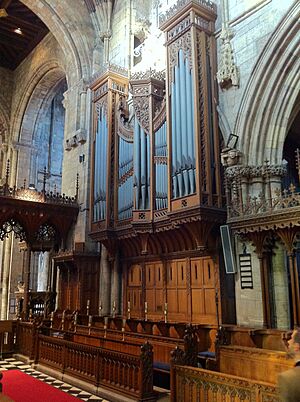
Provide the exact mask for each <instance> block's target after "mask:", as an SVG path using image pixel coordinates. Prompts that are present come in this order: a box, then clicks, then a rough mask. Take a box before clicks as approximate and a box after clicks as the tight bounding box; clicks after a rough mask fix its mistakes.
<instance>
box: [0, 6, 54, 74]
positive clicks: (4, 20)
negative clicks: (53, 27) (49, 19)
mask: <svg viewBox="0 0 300 402" xmlns="http://www.w3.org/2000/svg"><path fill="white" fill-rule="evenodd" d="M47 33H48V28H47V27H46V25H45V24H44V23H43V22H42V21H41V20H40V19H39V18H38V17H37V16H36V15H35V14H34V13H33V12H32V11H30V10H29V9H28V8H27V7H26V6H25V5H24V4H23V3H21V2H20V1H19V0H0V66H1V67H5V68H8V69H10V70H14V69H15V68H16V67H17V66H18V65H19V64H20V63H21V62H22V61H23V60H24V59H25V57H26V56H28V54H29V53H30V52H31V51H32V50H33V49H34V48H35V46H36V45H37V44H38V43H39V42H40V41H41V40H42V39H43V37H44V36H45V35H46V34H47Z"/></svg>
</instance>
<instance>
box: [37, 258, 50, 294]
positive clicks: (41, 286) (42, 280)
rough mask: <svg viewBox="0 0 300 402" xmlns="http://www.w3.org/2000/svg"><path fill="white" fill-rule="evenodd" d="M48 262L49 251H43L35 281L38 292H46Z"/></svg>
mask: <svg viewBox="0 0 300 402" xmlns="http://www.w3.org/2000/svg"><path fill="white" fill-rule="evenodd" d="M49 261H50V254H49V251H45V252H44V253H42V254H40V257H39V268H38V280H37V282H38V283H37V291H38V292H45V291H46V290H47V284H48V271H49Z"/></svg>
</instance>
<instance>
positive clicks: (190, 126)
mask: <svg viewBox="0 0 300 402" xmlns="http://www.w3.org/2000/svg"><path fill="white" fill-rule="evenodd" d="M185 70H186V99H187V132H188V141H187V144H188V169H189V170H188V172H189V182H190V194H192V193H194V192H195V191H196V189H195V163H194V161H195V145H194V144H195V136H194V99H193V87H192V73H191V70H190V68H189V62H188V60H186V61H185Z"/></svg>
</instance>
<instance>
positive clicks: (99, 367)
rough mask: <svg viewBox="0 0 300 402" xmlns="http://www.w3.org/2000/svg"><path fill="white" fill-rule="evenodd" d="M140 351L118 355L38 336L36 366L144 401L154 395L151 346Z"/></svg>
mask: <svg viewBox="0 0 300 402" xmlns="http://www.w3.org/2000/svg"><path fill="white" fill-rule="evenodd" d="M123 345H124V344H123ZM124 349H126V346H123V350H124ZM137 351H139V353H136V355H134V354H132V353H123V352H120V351H119V352H115V351H113V350H109V349H105V348H102V347H93V346H88V345H83V344H79V343H75V342H70V341H66V340H63V339H58V338H53V337H50V336H45V335H39V336H38V346H37V356H36V360H35V363H36V364H42V365H45V366H48V367H51V368H53V369H56V370H58V371H59V372H60V373H62V374H68V375H70V376H72V377H76V378H79V379H81V380H83V381H86V382H88V383H91V384H93V385H95V386H96V387H99V386H101V387H106V388H110V389H112V390H113V391H116V392H122V393H123V394H126V395H128V396H131V397H134V398H137V400H138V401H143V400H147V399H148V398H152V397H153V395H154V394H153V352H152V346H151V345H150V344H148V343H146V344H144V345H143V346H141V347H137V348H136V352H137Z"/></svg>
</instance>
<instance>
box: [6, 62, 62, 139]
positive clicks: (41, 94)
mask: <svg viewBox="0 0 300 402" xmlns="http://www.w3.org/2000/svg"><path fill="white" fill-rule="evenodd" d="M64 77H65V72H64V70H63V69H62V67H61V66H60V64H59V62H58V61H57V60H49V61H47V62H46V63H44V64H42V65H41V66H40V67H39V68H38V69H37V70H36V71H35V72H34V73H33V74H32V77H31V79H30V81H29V82H28V84H27V86H26V90H25V91H24V93H23V96H22V97H21V99H20V101H19V103H18V106H17V109H16V113H15V119H14V121H13V127H12V133H13V135H14V138H13V139H14V141H15V142H20V141H22V142H23V143H31V141H32V134H33V128H34V125H35V121H36V118H37V115H38V111H39V110H40V108H41V105H42V103H43V101H44V99H45V95H46V94H45V92H46V93H49V91H51V90H52V88H53V87H54V86H55V85H56V84H57V82H59V81H61V80H62V79H64ZM25 114H26V116H25Z"/></svg>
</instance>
